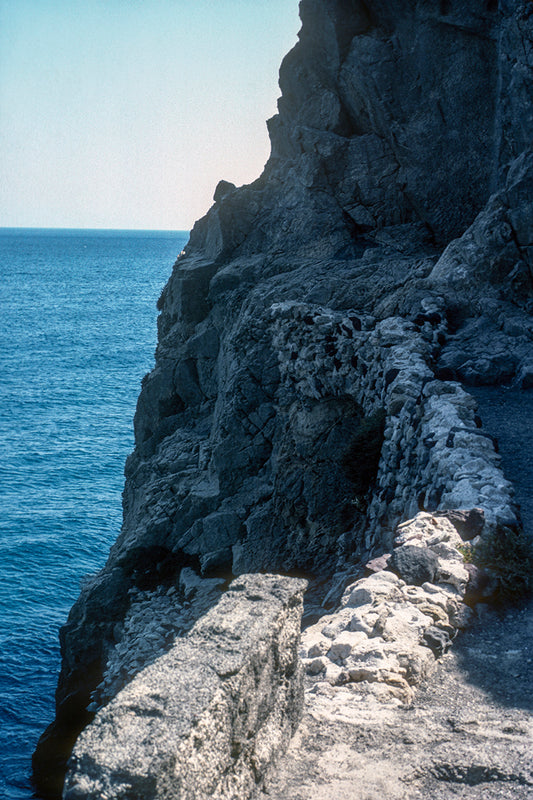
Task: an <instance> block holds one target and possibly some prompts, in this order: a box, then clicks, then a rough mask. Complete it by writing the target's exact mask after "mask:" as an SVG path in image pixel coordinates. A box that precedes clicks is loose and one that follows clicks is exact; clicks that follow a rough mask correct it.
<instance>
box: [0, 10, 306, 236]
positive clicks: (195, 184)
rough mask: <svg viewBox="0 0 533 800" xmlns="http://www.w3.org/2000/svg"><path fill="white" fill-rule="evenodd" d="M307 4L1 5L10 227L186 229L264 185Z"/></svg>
mask: <svg viewBox="0 0 533 800" xmlns="http://www.w3.org/2000/svg"><path fill="white" fill-rule="evenodd" d="M299 28H300V22H299V18H298V0H262V1H261V0H0V227H41V228H47V227H52V228H119V229H121V228H125V229H153V230H189V229H190V228H191V227H192V225H193V223H194V221H195V220H196V219H198V218H200V217H201V216H203V215H204V214H205V213H206V211H207V210H208V209H209V207H210V206H211V204H212V198H213V192H214V190H215V187H216V184H217V183H218V181H219V180H221V179H224V180H229V181H232V182H233V183H235V184H237V185H238V186H239V185H241V184H243V183H250V182H251V181H252V180H254V179H255V178H257V177H258V176H259V175H260V173H261V171H262V169H263V166H264V164H265V162H266V160H267V158H268V155H269V152H270V146H269V141H268V134H267V129H266V120H267V119H268V118H269V117H271V116H273V115H274V114H275V113H276V100H277V98H278V97H279V94H280V92H279V88H278V71H279V65H280V63H281V60H282V58H283V56H284V55H285V54H286V53H287V52H288V51H289V50H290V49H291V47H293V45H294V44H295V43H296V41H297V32H298V30H299Z"/></svg>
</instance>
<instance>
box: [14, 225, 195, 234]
mask: <svg viewBox="0 0 533 800" xmlns="http://www.w3.org/2000/svg"><path fill="white" fill-rule="evenodd" d="M191 230H192V229H191V228H78V227H68V226H67V227H61V226H38V225H0V231H86V232H102V233H106V232H107V233H114V232H123V233H190V232H191Z"/></svg>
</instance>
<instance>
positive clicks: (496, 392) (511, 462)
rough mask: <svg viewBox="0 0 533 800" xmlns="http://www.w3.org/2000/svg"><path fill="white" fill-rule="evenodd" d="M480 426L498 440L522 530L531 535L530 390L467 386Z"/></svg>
mask: <svg viewBox="0 0 533 800" xmlns="http://www.w3.org/2000/svg"><path fill="white" fill-rule="evenodd" d="M468 391H469V392H470V394H472V395H473V396H474V397H475V398H476V400H477V402H478V406H479V415H480V417H481V419H482V421H483V428H484V429H485V430H486V431H487V432H488V433H490V434H492V435H493V436H495V437H496V438H497V440H498V444H499V450H500V455H501V457H502V463H503V468H504V472H505V475H506V477H507V478H508V479H509V480H510V481H511V482H512V483H513V485H514V487H515V491H516V500H517V502H518V504H519V506H520V508H521V514H522V522H523V524H524V529H525V531H526V532H527V533H528V534H529V535H530V536H531V537H533V389H530V390H527V391H522V390H521V389H514V388H513V389H507V388H503V387H493V386H483V387H475V388H471V387H469V388H468Z"/></svg>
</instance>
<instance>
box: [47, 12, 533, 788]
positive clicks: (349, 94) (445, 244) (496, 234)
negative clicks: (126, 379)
mask: <svg viewBox="0 0 533 800" xmlns="http://www.w3.org/2000/svg"><path fill="white" fill-rule="evenodd" d="M300 14H301V18H302V30H301V32H300V35H299V42H298V44H297V45H296V46H295V48H294V49H293V50H292V51H291V52H290V53H289V54H288V56H287V57H286V58H285V60H284V62H283V64H282V66H281V70H280V87H281V91H282V96H281V98H280V100H279V113H278V115H277V116H276V117H274V118H273V119H272V120H270V121H269V123H268V127H269V133H270V138H271V143H272V149H271V156H270V158H269V161H268V163H267V164H266V167H265V170H264V172H263V174H262V175H261V177H260V178H259V179H258V180H257V181H255V182H254V183H252V184H251V185H249V186H244V187H241V188H239V189H237V188H236V187H234V186H233V185H232V184H230V183H228V182H225V181H221V183H220V184H219V185H218V186H217V188H216V192H215V196H214V201H215V202H214V205H213V206H212V208H211V209H210V210H209V211H208V213H207V214H206V216H205V217H204V218H203V219H201V220H200V221H199V222H197V223H196V225H195V226H194V229H193V231H192V232H191V236H190V240H189V243H188V244H187V246H186V248H185V250H184V252H183V253H181V254H180V256H179V257H178V259H177V261H176V263H175V265H174V268H173V271H172V275H171V277H170V279H169V281H168V283H167V285H166V287H165V289H164V290H163V293H162V295H161V298H160V299H159V302H158V308H159V311H160V314H159V318H158V334H159V335H158V345H157V351H156V364H155V367H154V369H153V370H152V372H151V373H150V374H149V375H147V376H146V377H145V379H144V380H143V385H142V391H141V394H140V397H139V400H138V405H137V411H136V414H135V422H134V425H135V450H134V452H133V453H132V455H131V456H130V457H129V458H128V460H127V463H126V470H125V473H126V484H125V490H124V496H123V506H124V523H123V527H122V531H121V533H120V536H119V537H118V539H117V541H116V543H115V544H114V545H113V547H112V549H111V552H110V555H109V559H108V562H107V564H106V565H105V567H104V568H103V570H102V571H101V572H100V573H98V575H96V576H92V577H90V578H89V579H88V580H87V581H86V582H85V584H84V586H83V589H82V591H81V595H80V598H79V599H78V601H77V602H76V604H75V605H74V607H73V609H72V611H71V613H70V615H69V619H68V622H67V623H66V625H65V626H64V627H63V629H62V631H61V651H62V658H63V662H62V671H61V675H60V679H59V684H58V689H57V693H56V700H57V716H56V720H55V722H54V723H53V724H52V725H51V726H50V728H49V729H48V730H47V731H46V732H45V733H44V734H43V736H42V737H41V740H40V743H39V746H38V748H37V751H36V753H35V756H34V778H35V781H36V785H37V787H38V789H39V791H40V792H41V793H42V795H43V796H46V797H57V796H59V794H60V792H61V786H62V782H63V774H64V770H65V765H66V761H67V759H68V757H69V755H70V752H71V750H72V747H73V745H74V741H75V739H76V737H77V736H78V734H79V732H80V731H81V730H82V729H83V728H84V727H85V726H86V725H87V724H89V723H90V721H91V720H92V719H93V717H94V713H95V712H96V711H98V710H99V709H102V708H105V706H106V705H107V704H108V703H109V702H110V701H111V700H112V699H113V698H114V697H116V696H117V693H119V692H120V690H121V689H122V688H123V686H125V685H126V684H127V683H128V682H129V681H131V680H132V679H133V678H134V676H135V675H137V674H138V673H139V672H141V671H142V670H143V669H144V668H145V667H147V665H149V664H151V663H152V662H154V661H155V660H156V659H157V658H158V657H160V656H162V655H163V654H164V653H166V652H167V651H169V649H170V648H171V647H172V646H173V644H174V642H175V641H176V639H179V638H180V637H183V636H186V635H187V633H188V632H189V631H190V630H191V629H193V630H194V628H193V626H194V625H195V624H196V623H197V620H198V619H199V618H200V617H201V616H202V615H203V614H205V613H206V612H207V611H208V610H209V609H210V608H211V607H212V606H214V605H215V604H216V603H217V602H218V600H219V599H220V596H221V593H223V592H224V591H225V589H226V587H227V582H228V581H229V580H231V579H232V578H233V577H234V576H239V575H241V574H243V573H261V572H269V573H272V572H279V573H282V574H284V575H292V576H305V577H306V578H307V579H308V581H309V583H310V589H309V591H308V594H307V607H306V611H305V615H304V620H305V622H306V624H309V623H315V624H319V623H318V622H317V620H320V619H321V618H322V617H323V615H324V614H328V613H329V612H332V611H333V610H335V609H336V608H337V607H338V606H339V604H341V609H342V602H343V601H342V597H343V593H344V591H345V589H346V586H347V585H351V584H353V581H354V580H355V579H357V578H360V577H361V575H362V574H363V567H364V565H365V564H366V563H367V562H368V561H369V560H371V559H372V558H373V557H375V556H378V555H381V554H383V553H388V554H392V553H393V550H395V549H396V548H397V547H398V545H400V547H402V546H403V547H405V546H406V542H405V541H401V542H398V535H399V532H398V531H397V526H398V525H399V524H400V525H401V523H404V522H405V521H406V520H411V519H412V518H415V517H416V516H417V515H418V514H419V513H422V514H426V515H429V516H430V517H431V515H434V518H435V519H440V518H441V517H439V514H440V515H442V514H446V513H448V514H449V513H450V512H456V511H458V510H459V511H461V512H462V513H463V515H464V516H463V518H462V519H463V520H464V519H466V518H467V517H468V515H469V514H471V513H472V510H473V509H478V511H477V512H476V514H477V517H476V515H474V517H475V519H477V522H476V523H475V524H474V528H473V531H472V536H469V535H466V534H465V530H464V526H463V530H462V533H463V534H465V537H464V538H465V539H469V538H470V539H476V537H481V540H482V541H485V542H492V543H494V542H498V541H506V542H510V543H511V546H512V542H513V541H515V539H516V540H520V537H521V530H522V527H521V525H522V521H521V515H520V509H519V507H518V505H517V503H516V501H515V499H514V495H513V487H512V485H511V483H510V482H509V480H507V478H506V476H505V475H504V472H503V470H502V466H501V461H500V458H499V455H498V453H497V448H496V447H495V442H494V440H493V438H492V437H491V436H490V435H489V434H488V433H487V432H486V431H485V430H484V428H483V426H482V419H481V418H480V415H479V413H478V408H477V403H476V400H475V399H474V398H473V396H472V395H471V394H470V393H469V387H476V386H490V385H495V386H504V385H505V386H509V385H512V386H515V387H516V388H517V390H520V391H524V392H525V391H528V390H530V389H531V388H532V387H533V356H532V340H533V319H532V316H531V312H532V310H533V202H532V198H533V147H532V142H533V8H532V6H531V3H530V2H525V0H500V2H494V1H493V0H469V1H468V2H467V1H466V0H464V1H463V0H459V1H458V2H454V3H451V2H448V0H440V2H433V1H432V2H430V1H429V0H387V1H386V2H385V0H384V1H383V2H382V0H366V1H363V0H302V2H301V3H300ZM452 516H453V514H452ZM424 519H427V517H424ZM458 519H459V518H458V517H457V516H456V517H454V520H455V522H457V520H458ZM472 519H473V518H472ZM428 524H429V523H428ZM439 524H440V523H439ZM458 524H459V527H460V520H459V523H458ZM400 532H401V528H400ZM450 535H451V534H450ZM455 535H456V534H454V536H455ZM395 539H396V541H395ZM424 541H425V540H424ZM453 541H454V542H455V544H456V545H457V541H456V539H454V540H453ZM476 541H477V539H476ZM441 543H442V542H441ZM460 547H461V548H462V545H460ZM418 549H419V550H420V549H421V548H420V547H418ZM426 549H427V548H426ZM446 553H447V555H446ZM404 554H405V551H404ZM415 555H418V556H419V555H420V554H415ZM395 558H396V560H397V558H398V557H397V556H395ZM424 558H425V560H426V561H428V559H429V561H431V562H432V563H433V565H434V570H433V573H431V572H430V573H429V577H428V576H426V578H425V579H424V580H423V581H420V582H419V583H418V586H421V585H422V584H423V583H424V584H429V585H430V586H435V585H436V584H438V583H439V580H440V578H442V569H441V567H438V565H437V562H436V561H435V559H437V561H438V559H439V558H444V559H445V560H446V558H448V560H451V562H454V559H455V556H453V554H451V553H450V552H448V551H446V552H444V550H442V548H441V551H439V553H437V554H434V558H433V557H432V556H428V555H427V554H426V555H425V556H424ZM460 560H461V565H460V568H461V569H462V570H463V571H465V572H466V573H468V569H466V568H465V567H464V563H463V559H460ZM454 563H455V562H454ZM394 569H395V572H394V573H393V572H390V571H389V574H390V575H393V574H395V575H399V576H400V577H399V578H398V580H399V581H400V582H403V583H404V585H407V586H410V585H413V581H412V580H410V579H407V578H406V577H405V575H403V574H402V570H401V569H399V568H398V566H397V565H396V567H394ZM439 569H440V570H441V571H440V572H439ZM473 571H474V570H470V573H468V574H466V577H465V575H463V573H461V575H462V577H461V580H462V581H463V583H462V584H461V585H459V584H454V583H453V581H451V582H450V581H448V583H447V586H451V587H452V590H453V592H456V593H458V594H457V597H458V602H459V604H460V605H461V607H462V606H463V605H464V603H463V600H464V599H465V597H466V600H467V601H468V597H469V595H468V592H470V598H471V600H470V601H468V602H470V605H472V604H473V603H474V602H475V599H472V598H473V597H474V595H475V594H476V591H477V592H478V594H477V596H476V599H478V600H479V599H480V598H481V599H483V598H484V597H486V595H484V594H483V592H484V591H485V589H483V587H481V588H479V586H478V588H477V589H475V588H474V583H473V582H471V583H470V589H469V588H468V585H467V584H468V582H469V580H470V577H471V576H472V574H473ZM452 572H453V570H452ZM439 575H440V578H438V576H439ZM443 580H444V579H443ZM457 580H458V581H459V578H457ZM490 580H493V583H494V581H496V583H497V580H496V577H495V576H494V575H491V573H490V564H489V578H488V581H489V583H490ZM524 581H525V584H527V582H528V579H527V577H526V578H525V579H524ZM444 582H446V580H444ZM414 583H415V584H416V583H417V581H416V580H415V581H414ZM400 588H401V587H400ZM485 588H486V586H485ZM504 588H505V587H503V585H502V584H500V586H499V587H498V586H496V587H495V586H494V585H493V586H492V589H491V590H492V591H493V592H494V591H496V592H498V591H499V590H503V589H504ZM452 590H450V591H452ZM423 591H428V592H429V593H431V591H432V590H431V589H429V590H428V589H424V590H423ZM439 591H440V590H439ZM487 591H488V590H487ZM434 605H435V604H434ZM437 606H438V604H437ZM387 608H388V606H387ZM447 608H448V607H447V606H446V609H447ZM450 613H451V612H450ZM446 614H448V611H447V610H446ZM435 615H436V617H435ZM429 616H430V622H431V623H435V624H434V625H432V627H436V628H437V629H438V630H440V631H442V630H444V631H446V625H449V622H450V618H449V616H448V617H447V620H448V621H447V622H445V621H444V620H443V619H442V618H441V619H440V621H439V612H438V611H433V616H431V614H430V615H429ZM323 624H324V625H325V624H326V623H323ZM350 624H351V622H350ZM373 624H374V623H373ZM386 624H387V623H386V618H383V620H382V627H381V633H383V630H385V629H386ZM391 624H392V623H391ZM424 625H425V627H423V630H422V629H420V631H419V635H420V636H421V637H423V636H425V635H426V630H427V627H428V626H429V623H428V624H427V625H426V624H425V623H424ZM430 627H431V626H430ZM452 627H453V629H454V630H455V629H456V628H457V627H460V626H455V627H454V626H452ZM362 630H363V632H364V628H362ZM370 630H373V628H372V627H371V628H370ZM342 632H343V631H342V630H341V629H339V631H338V632H337V634H338V635H340V634H341V633H342ZM351 632H352V633H353V632H354V631H353V629H352V630H351ZM448 633H450V631H449V632H448ZM321 635H322V634H321ZM365 635H367V637H368V636H369V634H368V632H367V633H366V634H365ZM380 635H381V634H380ZM409 635H411V634H409ZM435 635H436V634H435ZM326 638H327V637H326ZM345 638H346V637H345ZM371 638H372V636H370V639H371ZM437 638H438V637H437ZM370 639H369V640H370ZM385 640H386V637H385ZM321 641H322V640H321ZM352 645H353V642H352V643H351V645H350V647H351V648H352V649H349V651H348V650H345V651H343V652H346V658H348V657H350V658H351V656H352V651H353V647H352ZM427 645H428V642H427V641H426V643H425V644H424V645H423V646H424V647H427ZM365 646H366V645H365ZM416 646H418V644H417V645H416ZM443 649H446V648H445V647H444V646H443V647H441V651H442V650H443ZM341 650H342V648H341V646H340V645H339V648H337V651H335V652H333V653H331V654H330V655H331V657H328V652H329V650H328V651H327V652H326V651H325V652H324V654H323V655H324V656H325V661H324V662H323V663H322V666H321V668H320V669H319V666H320V665H319V664H315V666H314V667H313V668H312V669H316V670H317V672H316V674H317V675H318V676H319V679H320V680H322V679H323V680H324V682H325V683H327V684H328V685H329V686H332V687H333V688H335V687H337V689H336V691H337V690H340V687H341V686H342V684H343V683H346V680H348V681H349V682H350V681H351V682H355V683H357V682H360V681H361V680H366V679H365V678H361V677H359V678H358V677H357V674H358V673H357V670H353V672H354V676H355V677H354V676H351V677H350V674H349V669H348V668H346V665H345V664H343V663H342V662H343V658H344V656H342V657H341V656H340V655H339V653H340V652H341ZM429 650H431V652H432V653H433V654H435V651H438V646H437V645H434V646H431V647H429ZM335 653H337V655H335ZM319 657H320V656H319ZM424 657H425V656H424ZM311 660H312V659H311ZM328 660H329V662H330V663H332V664H333V667H335V668H338V669H337V670H336V669H333V670H332V669H331V668H330V669H329V677H328V672H327V670H328V663H327V662H328ZM339 670H340V672H339ZM333 673H334V674H335V676H336V677H333V679H332V680H330V677H331V675H332V674H333ZM380 674H381V673H380ZM340 675H344V677H342V678H340V677H339V676H340ZM346 675H348V679H346ZM400 677H401V678H402V680H405V681H407V684H409V685H411V684H410V683H409V682H410V680H411V679H410V678H409V675H407V677H406V675H404V674H402V675H400ZM417 681H418V679H417V678H416V676H415V677H413V678H412V681H411V683H412V684H413V685H414V684H416V683H417ZM370 682H372V681H370ZM374 682H384V683H387V680H386V679H385V680H384V681H382V680H381V678H379V679H378V680H377V681H374ZM393 683H394V681H393V682H391V683H390V685H391V686H392V685H393Z"/></svg>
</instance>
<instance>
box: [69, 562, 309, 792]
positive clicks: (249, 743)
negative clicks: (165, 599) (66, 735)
mask: <svg viewBox="0 0 533 800" xmlns="http://www.w3.org/2000/svg"><path fill="white" fill-rule="evenodd" d="M304 589H305V583H304V582H303V581H299V580H295V579H289V578H281V577H277V576H268V575H257V576H243V577H241V578H239V579H238V580H236V581H234V582H233V584H232V585H231V587H230V589H229V591H228V592H227V593H226V594H225V595H224V596H223V598H222V599H221V600H220V601H219V603H218V604H217V605H216V606H215V607H214V608H213V609H212V610H211V611H210V612H208V614H206V615H205V616H204V617H202V619H201V620H199V622H198V623H197V624H196V625H195V626H194V627H193V628H192V630H191V631H190V633H189V634H188V635H187V636H186V637H185V638H183V639H179V640H177V641H176V642H175V644H174V646H173V647H172V649H171V650H170V651H169V652H168V653H167V654H166V655H164V656H161V657H160V658H159V659H158V660H157V661H155V662H154V663H153V664H152V665H151V666H149V667H147V668H146V669H144V670H143V671H142V672H141V673H140V674H139V675H138V676H137V677H136V678H135V679H134V680H133V681H131V683H130V684H129V685H128V686H127V687H126V688H125V689H123V690H122V691H121V692H119V694H118V695H117V696H116V697H115V699H114V700H113V701H112V702H111V703H109V704H108V705H107V706H106V708H105V709H102V711H100V712H99V713H98V714H97V716H96V718H95V720H94V721H93V722H92V723H91V724H90V725H89V726H88V727H87V728H86V729H85V730H84V732H83V733H82V734H81V736H80V737H79V739H78V741H77V743H76V746H75V748H74V751H73V754H72V757H71V759H70V761H69V766H68V771H67V777H66V781H65V789H64V793H63V797H64V798H65V800H75V798H84V800H87V799H88V798H95V800H96V798H98V800H101V799H102V798H104V797H109V798H122V797H124V798H126V797H129V798H131V797H142V798H143V800H150V798H157V799H158V800H161V799H162V798H171V797H188V798H191V800H192V799H193V798H198V800H204V799H205V800H206V799H207V798H214V797H216V798H220V799H221V800H222V798H232V800H235V799H236V798H240V797H242V798H247V797H249V796H250V794H251V792H252V789H256V788H257V787H258V786H260V785H261V782H262V780H263V779H264V777H265V774H266V771H267V769H268V767H269V766H270V765H271V764H272V761H273V759H274V758H275V757H276V755H277V754H278V753H279V751H280V750H281V749H282V748H283V747H285V746H286V744H287V742H288V740H289V738H290V735H291V733H292V732H293V731H294V729H295V727H296V725H297V723H298V720H299V717H300V714H301V710H302V702H303V694H302V672H301V667H300V665H299V663H298V656H297V650H298V639H299V628H300V618H301V613H302V596H303V591H304Z"/></svg>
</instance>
